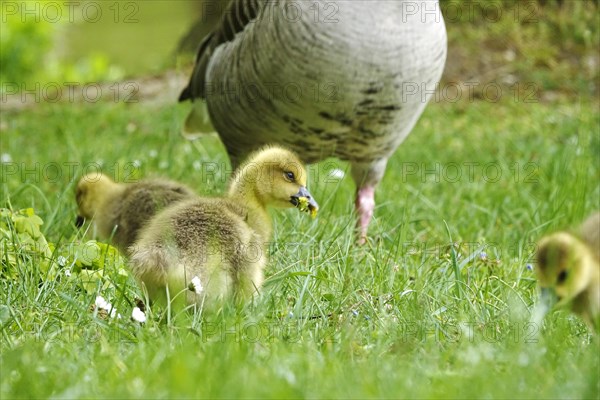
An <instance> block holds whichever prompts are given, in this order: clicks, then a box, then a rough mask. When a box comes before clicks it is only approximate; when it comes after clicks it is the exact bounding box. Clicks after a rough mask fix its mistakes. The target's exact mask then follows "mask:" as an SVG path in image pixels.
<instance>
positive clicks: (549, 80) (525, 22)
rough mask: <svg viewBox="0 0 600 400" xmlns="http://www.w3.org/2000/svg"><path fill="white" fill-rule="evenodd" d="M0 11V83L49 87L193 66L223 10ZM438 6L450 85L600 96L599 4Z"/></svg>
mask: <svg viewBox="0 0 600 400" xmlns="http://www.w3.org/2000/svg"><path fill="white" fill-rule="evenodd" d="M0 4H1V12H2V25H1V35H0V44H1V50H0V61H1V64H2V68H1V69H0V81H2V82H13V83H14V82H16V83H25V84H27V83H31V82H41V83H42V84H43V83H44V82H49V81H58V82H66V81H69V82H72V81H75V82H78V83H84V82H96V81H114V80H119V79H125V78H132V77H139V76H147V75H151V74H157V73H160V72H161V71H165V70H168V69H177V70H180V69H181V68H184V67H185V68H190V67H191V64H192V63H193V59H194V55H193V53H194V50H195V48H196V46H197V45H198V43H199V42H200V40H201V38H202V37H203V36H204V35H205V34H206V33H207V32H208V31H209V30H210V28H211V27H212V26H213V24H214V23H215V22H216V21H217V20H218V17H219V16H220V14H221V13H222V12H223V9H224V6H225V4H226V2H225V1H219V0H195V1H194V0H174V1H167V0H153V1H83V2H75V3H73V4H71V3H69V2H57V1H50V0H44V1H6V0H3V1H2V2H0ZM441 6H442V9H443V12H444V15H445V18H446V24H447V28H448V37H449V52H448V63H447V67H446V71H445V74H444V80H445V81H446V82H467V81H473V80H475V81H477V82H479V83H484V82H497V83H499V84H501V85H504V86H507V87H510V86H514V85H515V83H516V82H533V83H534V84H535V86H536V89H537V91H536V93H537V94H539V95H540V96H548V97H549V98H550V99H553V98H555V97H557V96H568V97H571V98H577V97H578V96H580V95H593V96H597V94H598V85H599V74H598V71H599V64H600V63H599V55H598V48H599V43H600V41H599V33H598V27H599V26H600V20H599V15H598V1H597V0H576V1H575V0H572V1H558V0H546V1H542V0H523V1H514V0H512V1H511V0H491V1H485V2H482V1H471V0H442V1H441ZM548 44H550V45H548ZM186 73H187V72H186ZM480 86H481V85H480ZM2 87H3V88H4V87H5V85H3V86H2ZM518 90H523V89H522V88H519V89H518Z"/></svg>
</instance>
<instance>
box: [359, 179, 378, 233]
mask: <svg viewBox="0 0 600 400" xmlns="http://www.w3.org/2000/svg"><path fill="white" fill-rule="evenodd" d="M374 209H375V186H374V185H365V186H362V187H360V188H358V190H357V191H356V214H357V216H358V221H357V222H356V228H357V231H358V242H359V243H360V244H364V243H365V242H366V240H367V231H368V229H369V223H370V222H371V218H373V210H374Z"/></svg>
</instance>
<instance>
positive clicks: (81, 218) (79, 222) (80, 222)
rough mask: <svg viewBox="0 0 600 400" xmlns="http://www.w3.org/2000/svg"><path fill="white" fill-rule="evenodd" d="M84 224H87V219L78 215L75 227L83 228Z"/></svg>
mask: <svg viewBox="0 0 600 400" xmlns="http://www.w3.org/2000/svg"><path fill="white" fill-rule="evenodd" d="M84 222H85V218H83V217H82V216H81V215H78V216H77V219H76V220H75V226H76V227H78V228H81V227H82V226H83V223H84Z"/></svg>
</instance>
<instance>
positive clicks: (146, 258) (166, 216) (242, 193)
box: [130, 147, 318, 309]
mask: <svg viewBox="0 0 600 400" xmlns="http://www.w3.org/2000/svg"><path fill="white" fill-rule="evenodd" d="M306 178H307V173H306V170H305V168H304V167H303V165H302V163H301V161H300V159H299V158H298V156H297V155H296V154H294V153H292V152H291V151H289V150H287V149H283V148H280V147H266V148H263V149H261V150H259V151H257V152H255V153H253V154H251V155H250V156H249V158H248V160H247V161H246V162H245V163H243V164H242V165H241V166H240V167H239V168H238V169H237V171H236V172H235V173H234V175H233V177H232V181H231V183H230V186H229V190H228V193H227V196H226V197H224V198H196V199H193V200H188V201H184V202H181V203H178V204H176V205H174V206H171V207H168V208H167V209H165V210H163V211H162V212H161V213H159V214H157V215H156V217H155V218H153V219H152V220H151V221H150V223H149V224H148V225H147V226H146V227H145V228H144V230H143V231H142V233H141V234H140V238H139V240H138V241H137V242H136V243H135V244H134V246H132V247H131V249H130V254H131V257H130V262H131V268H132V271H133V274H134V276H135V277H136V278H137V280H138V281H139V282H140V284H141V285H143V286H145V288H146V290H147V292H148V296H149V298H150V300H151V301H159V302H162V303H163V304H164V301H167V302H169V303H171V304H175V305H176V306H175V307H177V308H179V306H181V305H194V304H195V305H200V306H202V307H203V308H209V309H211V308H215V306H216V305H218V304H222V301H223V300H226V299H229V298H233V299H234V300H235V301H236V302H243V301H246V300H247V299H249V298H251V297H252V296H253V295H256V294H257V293H258V289H259V288H260V287H261V284H262V282H263V269H264V267H265V265H266V263H267V245H268V242H269V241H270V239H271V234H272V223H271V217H270V216H269V213H268V211H267V208H270V207H277V208H291V207H294V206H295V207H297V208H299V209H300V210H301V211H310V212H311V214H313V216H314V215H315V214H316V212H317V210H318V205H317V203H316V201H315V200H314V199H313V197H312V196H311V194H310V193H309V192H308V190H307V189H306Z"/></svg>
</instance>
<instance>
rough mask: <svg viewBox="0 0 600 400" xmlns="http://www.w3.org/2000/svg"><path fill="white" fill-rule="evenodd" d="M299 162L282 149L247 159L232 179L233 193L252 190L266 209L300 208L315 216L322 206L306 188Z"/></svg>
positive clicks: (302, 166)
mask: <svg viewBox="0 0 600 400" xmlns="http://www.w3.org/2000/svg"><path fill="white" fill-rule="evenodd" d="M306 180H307V172H306V169H305V168H304V165H303V164H302V161H300V158H298V156H297V155H296V154H295V153H293V152H292V151H290V150H287V149H284V148H282V147H275V146H269V147H265V148H263V149H261V150H259V151H257V152H255V153H253V154H252V155H250V157H249V158H248V160H247V161H246V162H245V163H244V164H242V165H241V166H240V167H239V168H238V170H237V171H236V173H235V175H234V176H233V181H232V187H231V189H230V192H231V193H232V192H236V191H238V190H240V189H241V188H244V189H242V190H243V191H245V192H247V191H248V190H250V191H251V192H253V194H254V195H255V196H256V199H257V200H258V201H259V202H260V203H261V204H262V205H263V206H272V207H279V208H288V207H298V208H299V209H300V210H301V211H309V212H310V213H311V214H312V215H313V216H314V215H316V213H317V211H318V209H319V205H318V204H317V202H316V201H315V199H314V198H313V196H312V195H311V194H310V192H309V191H308V189H307V188H306Z"/></svg>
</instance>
